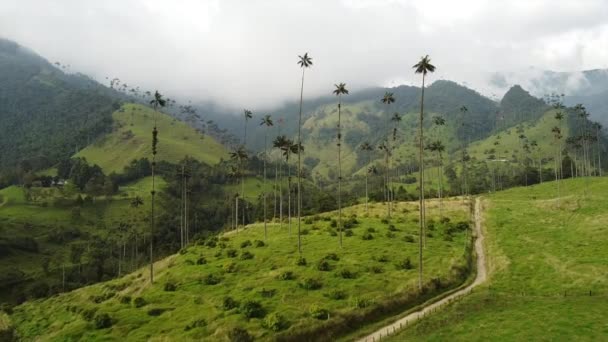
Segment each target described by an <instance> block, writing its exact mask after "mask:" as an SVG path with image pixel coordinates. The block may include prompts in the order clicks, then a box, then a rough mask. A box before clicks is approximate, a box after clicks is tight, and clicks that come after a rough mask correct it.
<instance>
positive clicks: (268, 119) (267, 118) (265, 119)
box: [260, 115, 274, 240]
mask: <svg viewBox="0 0 608 342" xmlns="http://www.w3.org/2000/svg"><path fill="white" fill-rule="evenodd" d="M273 125H274V123H273V122H272V117H271V116H270V115H265V116H264V117H263V118H262V121H261V122H260V126H266V131H265V132H264V193H263V194H262V195H263V196H264V240H267V239H268V232H267V231H266V197H267V195H266V158H268V129H270V127H272V126H273Z"/></svg>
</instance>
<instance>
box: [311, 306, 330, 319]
mask: <svg viewBox="0 0 608 342" xmlns="http://www.w3.org/2000/svg"><path fill="white" fill-rule="evenodd" d="M308 313H310V316H311V317H312V318H316V319H319V320H326V319H329V311H328V310H327V309H325V308H321V307H319V306H318V305H312V306H311V307H310V309H308Z"/></svg>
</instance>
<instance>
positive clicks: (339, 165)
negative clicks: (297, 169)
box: [338, 95, 342, 248]
mask: <svg viewBox="0 0 608 342" xmlns="http://www.w3.org/2000/svg"><path fill="white" fill-rule="evenodd" d="M338 98H339V99H340V100H338V234H339V235H340V248H342V160H341V157H340V152H341V149H342V146H341V145H342V143H341V140H342V135H341V134H342V133H341V127H340V120H341V115H342V105H341V104H342V103H341V99H342V95H339V96H338Z"/></svg>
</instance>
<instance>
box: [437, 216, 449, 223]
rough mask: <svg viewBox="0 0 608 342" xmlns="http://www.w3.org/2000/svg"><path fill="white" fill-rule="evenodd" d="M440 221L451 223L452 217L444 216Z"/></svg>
mask: <svg viewBox="0 0 608 342" xmlns="http://www.w3.org/2000/svg"><path fill="white" fill-rule="evenodd" d="M439 222H441V223H443V224H446V223H450V218H449V217H446V216H444V217H442V218H441V219H440V220H439Z"/></svg>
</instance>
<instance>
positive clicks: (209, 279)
mask: <svg viewBox="0 0 608 342" xmlns="http://www.w3.org/2000/svg"><path fill="white" fill-rule="evenodd" d="M221 281H222V279H221V278H220V277H218V276H216V275H214V274H211V273H210V274H207V276H206V277H204V278H203V283H204V284H205V285H217V284H219V283H220V282H221Z"/></svg>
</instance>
